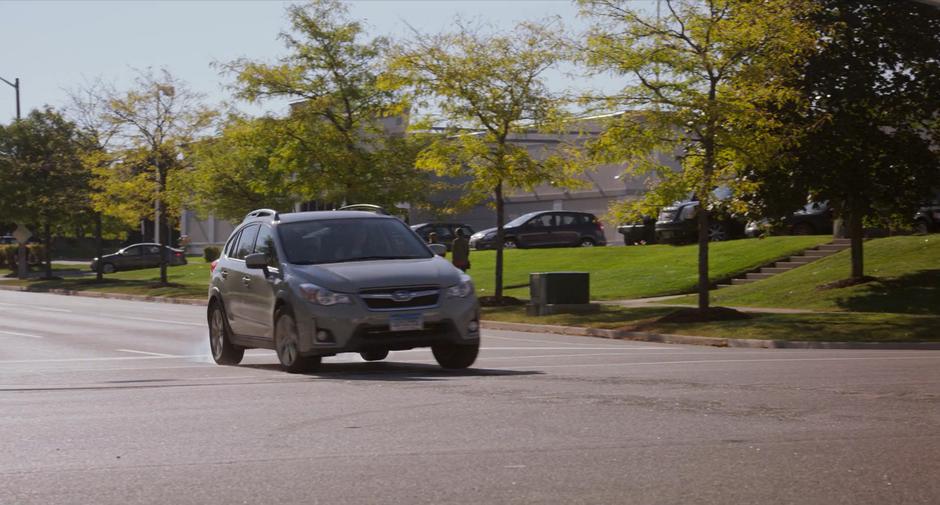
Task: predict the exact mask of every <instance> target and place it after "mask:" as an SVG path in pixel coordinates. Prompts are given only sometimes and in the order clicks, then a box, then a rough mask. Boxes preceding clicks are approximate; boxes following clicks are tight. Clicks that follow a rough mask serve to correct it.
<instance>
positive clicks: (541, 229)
mask: <svg viewBox="0 0 940 505" xmlns="http://www.w3.org/2000/svg"><path fill="white" fill-rule="evenodd" d="M596 245H598V246H600V245H607V239H606V238H605V237H604V226H603V225H602V224H601V222H600V221H598V220H597V217H596V216H595V215H594V214H591V213H588V212H575V211H567V210H543V211H538V212H530V213H528V214H523V215H521V216H519V217H517V218H516V219H513V220H512V221H510V222H508V223H506V224H505V225H504V226H503V247H504V248H509V249H511V248H514V247H566V246H582V247H591V246H596ZM470 247H472V248H474V249H494V248H495V247H496V228H489V229H486V230H483V231H481V232H478V233H474V234H473V235H472V236H471V237H470Z"/></svg>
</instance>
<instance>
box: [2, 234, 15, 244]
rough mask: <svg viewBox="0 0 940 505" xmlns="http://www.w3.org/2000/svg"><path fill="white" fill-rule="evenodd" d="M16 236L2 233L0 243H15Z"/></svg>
mask: <svg viewBox="0 0 940 505" xmlns="http://www.w3.org/2000/svg"><path fill="white" fill-rule="evenodd" d="M15 243H16V238H15V237H14V236H13V235H3V236H0V245H10V244H15Z"/></svg>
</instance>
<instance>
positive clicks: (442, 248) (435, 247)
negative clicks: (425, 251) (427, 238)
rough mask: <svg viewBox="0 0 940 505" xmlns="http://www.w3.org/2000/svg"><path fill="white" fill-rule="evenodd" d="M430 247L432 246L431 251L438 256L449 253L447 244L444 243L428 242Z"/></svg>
mask: <svg viewBox="0 0 940 505" xmlns="http://www.w3.org/2000/svg"><path fill="white" fill-rule="evenodd" d="M428 247H430V248H431V252H433V253H434V254H436V255H438V256H446V255H447V246H446V245H444V244H428Z"/></svg>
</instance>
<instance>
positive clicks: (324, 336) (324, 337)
mask: <svg viewBox="0 0 940 505" xmlns="http://www.w3.org/2000/svg"><path fill="white" fill-rule="evenodd" d="M331 340H333V338H332V337H331V336H330V332H328V331H326V330H320V331H318V332H317V342H329V341H331Z"/></svg>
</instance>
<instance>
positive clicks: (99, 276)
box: [95, 212, 104, 282]
mask: <svg viewBox="0 0 940 505" xmlns="http://www.w3.org/2000/svg"><path fill="white" fill-rule="evenodd" d="M103 255H104V248H103V247H102V244H101V213H100V212H95V257H96V258H98V263H97V264H96V265H95V280H96V281H98V282H101V281H102V280H104V272H102V271H101V257H102V256H103Z"/></svg>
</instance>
